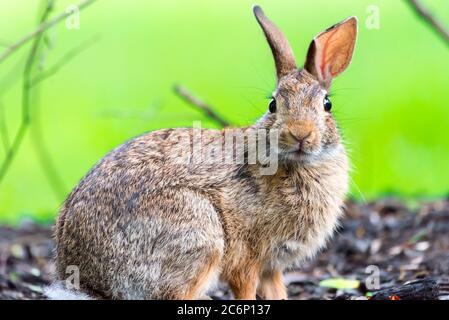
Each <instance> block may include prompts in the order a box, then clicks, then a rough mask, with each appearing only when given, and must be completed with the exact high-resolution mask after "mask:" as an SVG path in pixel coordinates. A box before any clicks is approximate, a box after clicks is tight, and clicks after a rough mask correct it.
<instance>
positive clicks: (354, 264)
mask: <svg viewBox="0 0 449 320" xmlns="http://www.w3.org/2000/svg"><path fill="white" fill-rule="evenodd" d="M346 211H347V213H346V217H345V219H344V220H343V221H342V226H341V228H340V229H339V232H338V234H337V235H336V236H335V237H334V239H333V240H332V241H331V242H330V243H329V245H328V248H327V249H326V250H324V251H323V252H322V253H321V254H319V255H318V256H317V258H316V259H314V260H313V261H310V262H308V263H306V264H305V265H303V266H302V267H301V268H299V269H297V270H292V271H289V272H287V273H286V275H285V281H286V283H287V284H288V291H289V298H290V299H367V297H369V296H370V295H371V293H372V292H376V290H375V289H373V288H371V287H370V286H369V285H370V284H373V283H375V280H373V279H376V278H373V277H370V278H367V277H369V276H373V275H375V274H376V273H378V274H379V284H380V289H381V290H382V289H384V288H390V287H397V288H399V289H401V288H405V287H404V284H406V283H407V282H410V281H414V280H417V279H424V281H431V282H432V283H433V284H435V285H436V287H433V288H432V290H433V291H432V294H433V295H432V296H431V297H432V298H434V299H444V300H447V299H449V236H448V235H449V199H446V200H440V201H436V202H432V203H422V204H421V205H420V206H418V207H417V208H415V209H409V208H407V207H406V206H405V205H404V204H403V203H401V202H399V201H395V200H392V199H385V200H381V201H377V202H373V203H367V204H362V205H361V204H355V203H353V202H348V203H347V209H346ZM53 249H54V243H53V241H52V239H51V228H50V227H49V226H40V225H37V224H35V223H33V222H31V221H23V222H22V223H21V225H20V226H19V227H18V228H10V227H0V299H45V297H44V296H43V294H42V289H43V287H44V286H46V285H47V284H48V283H49V282H50V281H51V279H52V274H53V272H54V264H53V261H52V256H53ZM368 266H371V267H369V268H368V270H367V267H368ZM373 272H374V273H373ZM367 279H368V282H367ZM351 280H352V281H351ZM353 280H355V281H353ZM373 281H374V282H373ZM367 285H368V287H367ZM419 290H421V289H418V292H417V294H416V295H414V296H412V298H414V299H422V298H424V297H426V295H422V292H419ZM399 292H401V291H399ZM414 294H415V293H414ZM387 297H388V298H389V299H401V298H403V297H401V294H398V295H396V294H393V295H387ZM428 297H429V296H427V298H428ZM212 298H214V299H227V298H230V293H229V290H228V289H227V288H226V286H225V285H222V286H220V287H219V289H217V290H216V291H215V292H213V294H212ZM409 298H410V297H409Z"/></svg>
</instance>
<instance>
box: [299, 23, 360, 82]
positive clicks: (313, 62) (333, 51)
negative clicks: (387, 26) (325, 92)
mask: <svg viewBox="0 0 449 320" xmlns="http://www.w3.org/2000/svg"><path fill="white" fill-rule="evenodd" d="M356 39H357V18H356V17H350V18H348V19H346V20H344V21H343V22H340V23H339V24H336V25H334V26H332V27H330V28H329V29H327V30H326V31H324V32H322V33H320V34H319V35H318V36H316V37H315V39H313V41H312V43H311V44H310V47H309V51H308V53H307V59H306V63H305V65H304V69H306V70H307V71H308V72H309V73H311V74H312V75H313V76H315V78H316V79H317V80H318V81H319V82H320V83H321V85H322V86H323V87H324V88H325V89H329V87H330V85H331V82H332V80H333V78H335V77H336V76H338V75H339V74H340V73H342V72H343V71H344V70H345V69H346V68H347V67H348V66H349V63H350V62H351V59H352V54H353V52H354V47H355V42H356Z"/></svg>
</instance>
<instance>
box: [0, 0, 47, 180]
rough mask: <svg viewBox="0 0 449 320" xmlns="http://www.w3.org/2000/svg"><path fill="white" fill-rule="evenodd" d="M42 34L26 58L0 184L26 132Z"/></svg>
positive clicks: (45, 10)
mask: <svg viewBox="0 0 449 320" xmlns="http://www.w3.org/2000/svg"><path fill="white" fill-rule="evenodd" d="M52 8H53V3H52V2H49V3H48V4H47V6H46V7H45V9H44V12H43V14H42V17H41V19H40V25H42V24H45V21H46V20H47V19H48V16H49V15H50V12H51V10H52ZM42 35H43V33H38V34H37V35H36V36H35V37H34V41H33V45H32V47H31V49H30V53H29V54H28V56H27V60H26V62H25V68H24V70H23V81H22V122H21V124H20V127H19V130H18V131H17V133H16V136H15V137H14V140H13V142H12V145H11V147H10V148H9V150H8V152H7V153H6V158H5V160H4V161H3V163H2V165H1V167H0V183H1V182H2V180H3V178H4V177H5V175H6V172H7V171H8V169H9V166H10V165H11V163H12V161H13V159H14V156H15V155H16V154H17V152H18V149H19V148H20V145H21V144H22V141H23V138H24V137H25V133H26V132H27V130H28V126H29V124H30V110H29V109H30V92H29V89H30V86H29V79H30V74H31V70H32V67H33V62H34V59H35V58H36V54H37V51H38V48H39V44H40V41H41V40H42Z"/></svg>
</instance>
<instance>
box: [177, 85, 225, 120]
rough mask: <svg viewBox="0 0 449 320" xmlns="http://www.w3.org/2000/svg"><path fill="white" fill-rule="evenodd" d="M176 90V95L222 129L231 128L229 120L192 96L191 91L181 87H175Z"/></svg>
mask: <svg viewBox="0 0 449 320" xmlns="http://www.w3.org/2000/svg"><path fill="white" fill-rule="evenodd" d="M174 90H175V93H176V94H177V95H179V96H180V97H181V98H182V99H183V100H184V101H186V102H188V103H189V104H190V105H192V106H194V107H196V108H197V109H199V110H200V111H202V112H203V113H204V114H205V115H206V117H208V118H209V119H211V120H213V121H215V122H216V123H218V124H219V125H220V126H221V127H229V125H230V123H229V122H228V121H227V120H225V119H224V118H222V117H221V116H220V115H218V114H217V113H216V112H215V110H214V108H212V107H211V106H210V105H208V104H206V103H205V102H204V101H202V100H201V99H199V98H197V97H195V96H194V95H192V93H190V92H189V90H187V89H186V88H184V87H183V86H180V85H175V87H174Z"/></svg>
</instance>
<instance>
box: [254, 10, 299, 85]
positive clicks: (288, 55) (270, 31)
mask: <svg viewBox="0 0 449 320" xmlns="http://www.w3.org/2000/svg"><path fill="white" fill-rule="evenodd" d="M253 12H254V15H255V16H256V19H257V22H258V23H259V25H260V27H261V28H262V30H263V33H264V34H265V37H266V38H267V41H268V44H269V45H270V48H271V52H272V53H273V57H274V62H275V64H276V73H277V77H278V80H279V79H280V78H281V77H283V76H285V75H287V74H289V73H290V72H292V71H293V70H295V69H296V62H295V57H294V55H293V51H292V48H291V47H290V44H289V43H288V40H287V38H285V36H284V34H283V33H282V32H281V30H279V28H278V27H276V25H275V24H274V23H273V22H271V21H270V20H269V19H268V18H267V17H266V16H265V14H264V13H263V11H262V8H261V7H259V6H257V5H255V6H254V7H253Z"/></svg>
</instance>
